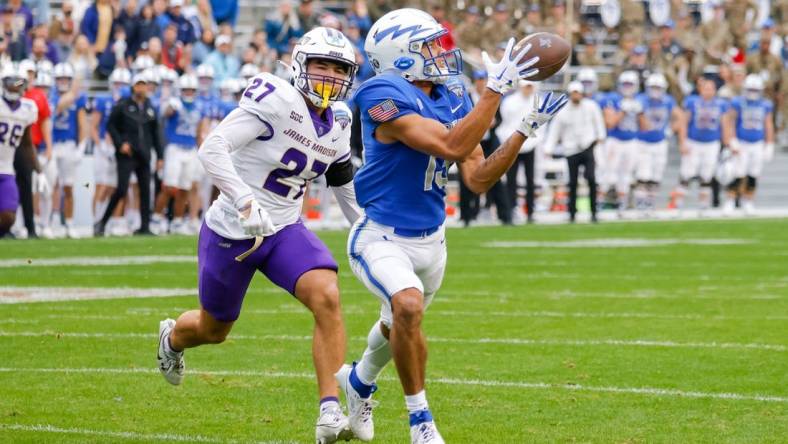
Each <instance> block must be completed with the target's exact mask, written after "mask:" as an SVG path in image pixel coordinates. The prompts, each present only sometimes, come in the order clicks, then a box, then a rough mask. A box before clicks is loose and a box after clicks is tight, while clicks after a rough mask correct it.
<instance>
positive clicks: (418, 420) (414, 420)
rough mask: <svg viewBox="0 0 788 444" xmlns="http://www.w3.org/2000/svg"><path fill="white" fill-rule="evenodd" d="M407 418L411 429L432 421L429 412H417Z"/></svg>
mask: <svg viewBox="0 0 788 444" xmlns="http://www.w3.org/2000/svg"><path fill="white" fill-rule="evenodd" d="M409 416H410V426H411V427H413V426H417V425H419V424H424V423H425V422H430V421H432V413H430V411H429V410H419V411H418V412H414V413H411V414H410V415H409Z"/></svg>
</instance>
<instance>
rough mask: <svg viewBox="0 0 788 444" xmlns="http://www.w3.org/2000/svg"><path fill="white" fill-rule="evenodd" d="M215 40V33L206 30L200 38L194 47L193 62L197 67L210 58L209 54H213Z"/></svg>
mask: <svg viewBox="0 0 788 444" xmlns="http://www.w3.org/2000/svg"><path fill="white" fill-rule="evenodd" d="M165 39H166V38H165ZM213 40H214V33H213V31H212V30H210V29H206V30H205V31H204V32H203V33H202V35H201V36H200V40H199V41H198V42H197V43H195V44H194V45H193V47H192V60H193V61H194V64H195V65H201V64H202V63H203V62H204V61H205V59H207V58H208V54H210V53H211V52H213Z"/></svg>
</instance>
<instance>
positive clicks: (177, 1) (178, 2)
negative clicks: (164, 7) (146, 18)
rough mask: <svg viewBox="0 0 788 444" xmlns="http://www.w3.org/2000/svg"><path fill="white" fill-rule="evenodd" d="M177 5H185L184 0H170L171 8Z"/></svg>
mask: <svg viewBox="0 0 788 444" xmlns="http://www.w3.org/2000/svg"><path fill="white" fill-rule="evenodd" d="M177 6H183V0H170V8H175V7H177Z"/></svg>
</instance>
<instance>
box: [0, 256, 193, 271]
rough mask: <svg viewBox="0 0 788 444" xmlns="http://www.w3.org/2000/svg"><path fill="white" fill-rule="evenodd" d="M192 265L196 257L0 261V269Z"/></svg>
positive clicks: (61, 258)
mask: <svg viewBox="0 0 788 444" xmlns="http://www.w3.org/2000/svg"><path fill="white" fill-rule="evenodd" d="M161 263H171V264H181V263H183V264H193V263H197V256H196V255H183V256H174V255H173V256H167V255H162V256H73V257H52V258H27V259H3V260H0V268H15V267H20V268H21V267H62V266H68V267H94V266H101V265H107V266H112V265H148V264H161Z"/></svg>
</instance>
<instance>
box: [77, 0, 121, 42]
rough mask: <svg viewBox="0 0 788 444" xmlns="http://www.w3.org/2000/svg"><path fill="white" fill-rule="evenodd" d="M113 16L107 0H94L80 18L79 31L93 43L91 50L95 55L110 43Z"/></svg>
mask: <svg viewBox="0 0 788 444" xmlns="http://www.w3.org/2000/svg"><path fill="white" fill-rule="evenodd" d="M114 17H115V13H114V12H113V10H112V5H110V1H109V0H96V2H95V3H94V4H93V5H92V6H91V7H89V8H88V9H87V10H86V11H85V16H84V17H83V18H82V24H81V25H80V32H81V33H82V34H84V35H85V36H86V37H87V38H88V41H89V42H90V44H91V45H93V46H92V51H93V53H94V54H96V56H98V55H99V54H101V53H103V52H104V50H105V49H107V46H108V45H109V43H110V38H111V37H112V25H113V21H114Z"/></svg>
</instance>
